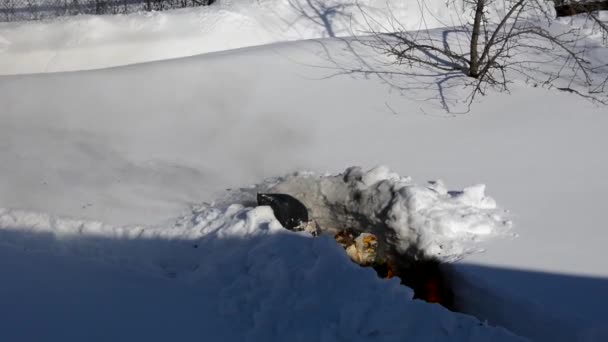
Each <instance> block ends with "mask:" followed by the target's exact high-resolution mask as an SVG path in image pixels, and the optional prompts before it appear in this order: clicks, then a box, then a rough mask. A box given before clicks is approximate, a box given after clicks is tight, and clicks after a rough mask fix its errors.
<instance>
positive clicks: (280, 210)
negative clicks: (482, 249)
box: [257, 193, 454, 311]
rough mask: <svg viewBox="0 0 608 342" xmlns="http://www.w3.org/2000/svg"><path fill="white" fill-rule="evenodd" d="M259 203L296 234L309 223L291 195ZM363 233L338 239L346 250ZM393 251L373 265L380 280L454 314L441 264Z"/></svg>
mask: <svg viewBox="0 0 608 342" xmlns="http://www.w3.org/2000/svg"><path fill="white" fill-rule="evenodd" d="M257 202H258V205H267V206H270V207H271V208H272V211H273V213H274V215H275V217H276V218H277V220H278V221H279V222H280V223H281V225H283V227H285V228H286V229H289V230H296V229H297V228H298V227H301V226H302V225H304V224H306V223H308V222H309V216H308V209H306V206H305V205H304V204H303V203H302V202H300V201H299V200H298V199H296V198H294V197H293V196H291V195H287V194H276V193H259V194H258V195H257ZM387 229H388V228H387ZM359 233H361V232H355V231H352V230H349V229H345V230H343V231H341V232H339V233H338V234H336V236H335V239H336V242H337V243H338V244H339V245H341V246H342V247H344V248H346V247H347V246H349V245H351V244H352V243H353V242H354V238H355V236H357V235H358V234H359ZM389 250H390V251H388V254H389V255H387V257H388V258H387V260H383V261H382V262H381V263H376V264H374V265H371V267H372V268H374V270H375V271H376V273H377V274H378V276H379V277H380V278H394V277H397V278H399V279H400V281H401V284H403V285H405V286H407V287H409V288H411V289H413V290H414V298H415V299H421V300H424V301H427V302H429V303H437V304H441V305H443V306H444V307H446V308H447V309H449V310H452V311H454V294H453V292H452V290H451V289H450V286H449V281H448V278H447V276H446V275H445V273H444V272H443V270H442V263H441V262H440V261H439V260H436V259H432V258H428V257H425V256H423V255H422V253H420V251H409V252H408V253H406V254H402V253H398V252H396V251H395V249H394V248H392V247H391V248H389ZM363 267H366V266H363Z"/></svg>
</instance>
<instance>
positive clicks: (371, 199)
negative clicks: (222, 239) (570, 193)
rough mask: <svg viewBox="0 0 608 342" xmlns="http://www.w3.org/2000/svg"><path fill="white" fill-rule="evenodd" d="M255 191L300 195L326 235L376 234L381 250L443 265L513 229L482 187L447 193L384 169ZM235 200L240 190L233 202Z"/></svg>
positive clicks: (297, 179) (439, 185) (294, 178)
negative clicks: (387, 248)
mask: <svg viewBox="0 0 608 342" xmlns="http://www.w3.org/2000/svg"><path fill="white" fill-rule="evenodd" d="M241 191H243V190H241ZM254 192H271V193H286V194H290V195H292V196H294V197H296V198H297V199H299V200H301V201H302V202H303V203H304V204H305V205H306V206H307V208H308V209H309V213H310V215H311V217H312V219H314V220H315V221H316V222H317V223H318V224H319V226H320V227H321V230H322V231H324V232H329V233H331V234H335V233H337V232H338V231H340V230H343V229H354V230H356V231H367V232H370V231H371V232H372V233H373V234H375V235H376V236H378V237H380V239H381V240H383V243H381V246H394V247H395V248H396V251H397V252H399V253H403V254H414V255H419V256H425V257H430V258H435V259H438V260H442V261H455V260H459V259H461V258H463V257H464V256H465V255H467V254H469V253H472V252H474V251H479V250H480V249H479V247H478V246H477V245H476V242H478V241H479V240H482V239H483V238H484V237H487V236H492V235H499V234H503V235H504V234H506V233H507V230H508V227H509V226H510V225H511V223H510V221H509V220H508V219H506V217H505V212H504V211H502V210H499V209H498V208H497V206H496V202H495V201H494V200H493V199H492V198H491V197H487V196H486V195H485V185H483V184H479V185H475V186H471V187H467V188H465V189H463V190H461V191H448V190H447V189H446V187H445V185H444V183H443V182H442V181H441V180H437V181H431V182H429V183H427V184H425V185H418V184H416V183H414V182H413V181H412V179H411V178H410V177H401V176H399V175H398V174H396V173H394V172H391V171H390V170H389V169H388V168H387V167H385V166H379V167H376V168H373V169H371V170H368V171H365V172H364V171H363V170H361V168H359V167H352V168H349V169H347V170H346V171H345V172H344V173H341V174H337V175H325V176H316V175H314V174H311V173H296V174H294V175H291V176H287V177H283V178H280V179H275V180H274V181H272V182H269V184H261V185H258V186H256V187H254V188H252V189H249V196H248V198H251V197H252V196H253V193H254ZM245 194H246V193H245ZM235 197H236V198H238V197H239V195H238V192H237V193H235V194H233V195H232V196H230V197H229V198H230V200H235V199H236V198H235Z"/></svg>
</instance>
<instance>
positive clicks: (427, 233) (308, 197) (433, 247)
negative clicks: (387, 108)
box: [0, 167, 509, 276]
mask: <svg viewBox="0 0 608 342" xmlns="http://www.w3.org/2000/svg"><path fill="white" fill-rule="evenodd" d="M258 191H260V192H265V191H271V192H272V191H276V192H281V193H288V194H292V195H294V196H296V197H297V198H298V199H300V200H302V201H303V202H304V203H305V204H306V205H307V207H308V208H309V211H310V213H311V216H312V218H313V219H314V220H316V221H317V223H318V224H319V225H320V226H321V228H322V230H323V231H324V232H325V233H328V234H330V236H333V234H335V233H336V232H337V231H338V230H341V229H346V228H350V229H355V230H361V231H362V230H367V231H369V230H370V229H371V230H372V231H373V232H374V233H375V234H377V235H378V236H380V237H383V238H384V239H385V245H389V244H390V245H394V246H396V247H397V251H398V252H401V253H408V252H412V251H414V252H416V253H421V254H423V255H425V256H428V257H433V258H437V259H440V260H444V261H454V260H458V259H461V258H463V257H464V256H465V255H466V254H469V253H472V252H474V251H479V246H477V244H478V242H479V241H480V240H482V239H483V238H487V237H492V236H498V235H504V234H505V233H506V232H507V228H508V227H509V222H508V221H506V220H505V219H504V218H503V216H502V215H503V214H504V212H502V211H501V210H499V209H498V208H497V207H496V204H495V202H494V200H493V199H491V198H489V197H486V196H485V195H484V186H483V185H479V186H475V187H470V188H465V189H464V190H463V191H450V192H448V191H447V190H446V188H445V187H444V186H443V184H442V182H441V181H436V182H432V183H429V184H427V185H422V186H420V185H417V184H415V183H413V182H412V181H411V178H409V177H400V176H399V175H397V174H396V173H393V172H391V171H389V170H388V169H387V168H386V167H377V168H374V169H371V170H369V171H367V172H363V171H362V170H361V169H360V168H356V167H353V168H349V169H348V170H346V172H345V173H343V174H338V175H326V176H314V175H312V174H310V173H304V174H301V173H297V174H295V175H291V176H287V177H283V178H280V180H277V179H274V180H271V181H268V182H264V183H262V184H259V185H257V186H255V187H252V188H248V189H247V190H246V191H245V189H243V190H241V191H238V192H231V193H230V194H229V195H227V196H226V197H225V198H224V199H222V200H220V201H218V203H217V204H215V205H213V206H209V205H200V206H197V207H196V208H195V209H194V210H193V212H192V214H189V215H187V216H185V217H183V218H181V219H179V220H178V221H177V222H176V223H175V224H173V227H172V228H166V227H162V226H158V227H154V226H152V227H151V226H125V227H116V226H112V225H109V224H105V223H102V222H97V221H89V220H76V219H64V218H57V217H54V216H52V215H49V214H44V213H36V212H31V211H20V210H8V209H0V230H1V231H2V232H3V233H4V235H5V236H4V239H3V240H2V242H0V243H4V244H10V245H16V246H18V247H19V248H25V249H27V250H36V251H43V252H52V253H59V254H65V253H67V254H75V255H79V256H84V257H92V258H100V259H103V260H106V261H109V262H111V263H125V261H126V260H130V261H126V264H129V265H130V264H134V263H135V264H141V265H142V266H145V267H144V268H154V267H160V268H161V269H162V270H163V272H164V273H166V274H172V275H173V276H176V275H177V274H179V273H182V272H184V271H188V270H189V271H193V270H196V269H198V268H199V267H200V266H201V264H200V263H199V261H197V260H196V257H195V255H196V254H198V253H194V254H193V250H192V246H193V245H194V244H198V242H195V241H197V240H200V239H204V238H208V237H210V236H213V237H215V238H220V239H221V238H251V237H255V236H259V235H260V234H262V235H263V234H266V233H277V232H281V231H283V229H282V227H281V226H280V224H279V223H278V221H276V220H275V218H274V216H273V213H272V210H271V209H270V208H268V207H258V208H255V209H252V208H251V207H246V205H252V203H253V202H254V200H253V199H254V198H255V194H256V193H257V192H258ZM228 199H229V200H228ZM230 202H233V203H230ZM20 232H27V233H28V234H30V233H32V234H34V235H36V236H41V237H43V238H42V240H43V241H38V240H39V239H34V240H30V239H29V238H26V239H20V238H19V236H20V235H19V234H13V233H20ZM108 239H110V240H116V241H117V243H116V244H104V243H103V242H99V240H101V241H104V240H108ZM44 240H46V241H44ZM123 240H124V241H153V240H170V241H177V242H176V245H180V244H182V245H183V246H184V247H183V250H181V251H180V250H179V249H176V250H163V249H159V248H157V247H155V246H154V243H153V242H150V243H148V245H149V246H150V249H143V250H140V249H135V250H133V249H121V248H118V249H116V248H115V247H116V245H120V241H123ZM180 241H181V242H180ZM108 248H110V249H108ZM203 250H204V249H203ZM89 253H90V255H87V254H89ZM184 253H185V254H184ZM182 254H183V255H182ZM168 258H169V259H171V260H173V261H168V260H167V259H168Z"/></svg>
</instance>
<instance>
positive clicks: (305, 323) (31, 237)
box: [0, 168, 523, 341]
mask: <svg viewBox="0 0 608 342" xmlns="http://www.w3.org/2000/svg"><path fill="white" fill-rule="evenodd" d="M355 170H356V169H355ZM355 170H353V169H351V170H350V171H349V172H348V173H347V174H346V175H345V176H346V177H351V176H353V173H355V172H356V173H358V174H359V175H360V176H361V180H363V179H365V181H363V183H361V185H363V186H368V187H372V188H374V187H375V188H383V185H382V184H387V182H388V183H392V184H391V186H392V187H393V188H395V189H399V188H400V189H406V188H408V187H409V188H412V189H416V190H413V191H409V192H408V191H405V190H404V191H405V192H408V193H410V196H409V198H410V200H413V201H415V202H416V201H417V200H419V199H421V198H422V197H425V196H426V197H428V193H427V194H426V195H421V193H422V192H424V191H423V190H422V188H420V187H416V186H415V185H413V184H412V183H410V182H409V181H406V180H407V178H402V177H398V176H397V175H395V174H394V173H390V172H388V171H387V170H386V169H385V168H377V169H374V170H371V171H369V172H367V173H361V172H360V170H359V171H355ZM287 179H288V182H295V183H299V184H302V183H300V182H299V181H300V180H301V181H304V182H308V183H309V184H310V181H311V180H312V178H309V176H306V177H297V176H292V177H288V178H287ZM314 179H315V180H316V182H317V185H321V184H322V183H325V182H330V183H333V184H334V185H335V184H336V179H337V178H336V176H333V177H329V176H328V177H320V178H314ZM404 181H406V183H407V184H403V182H404ZM280 184H288V183H287V182H285V183H280ZM292 184H293V183H292ZM399 184H400V185H399ZM321 188H322V189H323V190H325V191H326V193H325V194H326V195H327V196H328V197H332V196H334V198H336V197H335V196H336V195H338V193H333V194H332V193H327V191H328V190H329V191H330V192H331V191H333V190H336V188H335V187H331V186H330V187H326V186H323V187H321ZM433 191H436V190H433ZM464 193H470V191H465V192H464ZM315 195H318V194H315ZM444 195H445V194H444ZM477 195H479V193H478V194H477ZM377 196H378V198H376V197H377ZM384 196H386V193H383V192H379V193H378V192H372V193H370V194H368V195H364V197H366V198H367V200H369V201H371V202H378V203H379V202H381V201H384V200H385V198H383V197H384ZM398 196H400V195H398ZM465 197H466V196H465ZM477 199H479V198H477ZM242 200H246V198H242ZM469 200H470V198H469ZM446 201H447V202H449V201H448V200H447V199H446ZM455 202H457V205H455V207H456V208H458V207H462V206H463V205H464V204H465V203H467V201H464V200H456V201H455ZM468 203H469V205H470V206H469V209H468V210H469V211H477V210H479V205H475V204H474V203H472V202H468ZM488 203H490V202H488V201H486V205H485V207H487V206H488ZM429 204H430V206H428V208H427V209H429V210H431V211H434V212H435V214H436V215H439V212H440V211H444V212H445V213H444V215H443V216H445V215H447V216H449V217H452V218H453V219H452V223H453V224H457V225H458V223H460V224H462V225H463V226H464V227H470V222H469V221H470V219H467V218H466V217H461V218H460V221H455V218H456V217H460V216H461V215H460V214H456V213H457V212H458V210H456V211H454V212H450V211H452V210H451V209H453V208H445V207H442V205H439V206H437V207H435V206H434V205H433V204H432V203H430V202H429ZM442 204H444V205H445V203H442ZM317 205H320V203H317ZM491 206H493V205H491ZM397 208H401V207H400V206H399V205H397V206H395V207H394V208H393V209H392V211H393V212H394V214H395V215H397V216H399V215H398V214H397V213H396V212H395V211H400V214H401V215H400V216H403V215H407V214H408V213H407V210H408V208H401V209H397ZM410 209H411V208H410ZM418 209H420V208H418ZM412 215H414V213H412ZM439 216H442V215H439ZM431 221H432V220H431ZM435 224H436V222H435ZM402 228H405V227H402ZM424 228H428V229H430V231H429V232H427V233H424V234H422V235H425V236H427V237H431V236H432V235H441V233H442V232H438V231H436V230H433V229H434V228H436V227H434V224H433V223H430V224H429V225H428V226H426V227H422V226H420V227H416V228H415V229H414V230H416V229H419V230H421V229H424ZM453 232H454V231H453ZM443 233H445V232H443ZM486 233H488V232H486ZM431 240H433V239H432V237H431ZM441 240H445V239H441ZM7 248H8V250H11V251H19V253H25V254H32V253H34V254H43V255H44V254H47V255H50V256H53V257H54V256H61V255H66V256H69V257H70V259H71V260H76V258H78V260H80V261H79V262H82V263H83V264H91V263H92V265H91V267H93V268H95V267H98V266H95V261H97V262H99V261H102V262H104V263H109V264H111V265H113V266H117V267H118V268H119V269H124V268H125V267H126V268H127V269H130V270H135V271H137V272H138V273H141V272H143V273H144V274H148V275H152V276H154V275H156V276H164V277H169V278H172V279H174V281H175V282H178V284H180V285H179V286H183V284H186V286H194V287H197V288H199V290H200V291H202V293H206V295H205V296H204V297H200V298H196V297H195V298H193V300H194V301H196V302H200V303H201V307H200V311H201V313H199V314H200V315H203V316H212V317H213V316H215V317H216V318H215V319H216V320H218V319H219V320H224V321H230V322H231V324H230V326H231V328H230V329H231V334H232V335H236V336H238V337H235V338H241V339H243V338H244V340H246V341H259V340H266V341H285V340H287V339H289V340H294V341H310V340H323V341H333V340H348V341H370V340H379V341H380V340H381V341H403V340H405V339H416V340H433V341H444V340H445V341H488V340H490V339H491V340H493V341H517V340H523V339H520V338H518V337H516V336H515V335H513V334H511V333H509V332H507V331H506V330H504V329H501V328H493V327H489V326H487V325H485V324H483V323H481V322H480V321H478V320H477V319H475V318H472V317H470V316H466V315H462V314H457V313H453V312H449V311H447V310H446V309H444V308H443V307H440V306H438V305H431V304H427V303H424V302H421V301H417V300H412V292H411V291H410V290H409V289H407V288H405V287H403V286H401V285H400V284H399V282H398V280H396V279H393V280H380V279H378V278H377V277H376V275H375V273H374V272H373V271H371V270H369V269H363V268H360V267H358V266H357V265H355V264H353V263H352V262H350V260H348V258H347V257H346V255H345V253H344V251H343V250H342V249H341V248H340V247H338V245H337V244H336V243H335V242H334V241H333V238H331V237H328V236H321V237H319V238H312V237H311V236H308V235H307V234H306V233H293V232H289V231H287V230H285V229H283V228H282V227H281V225H280V224H279V223H278V221H276V219H275V218H274V216H273V213H272V210H271V209H270V208H269V207H257V208H251V207H244V206H243V205H240V204H232V205H229V206H227V207H222V206H208V205H202V206H200V207H199V208H197V209H196V210H194V211H193V213H192V214H191V215H188V216H186V217H183V218H182V219H180V220H178V221H177V222H176V224H174V226H173V227H171V228H163V227H156V228H154V227H143V226H140V227H135V226H134V227H114V226H111V225H108V224H103V223H101V222H93V221H84V220H74V219H64V218H58V217H53V216H51V215H48V214H41V213H34V212H26V211H18V210H7V209H2V210H0V251H2V252H4V251H5V250H7ZM35 268H36V266H34V268H33V269H32V270H31V271H34V270H35ZM4 286H10V285H4ZM91 286H95V285H94V284H92V285H91ZM1 300H5V299H4V298H3V297H2V294H0V301H1ZM117 305H119V304H118V303H117ZM320 308H322V309H320ZM117 310H119V311H120V310H122V309H120V306H118V307H117ZM173 314H175V315H180V313H179V312H175V313H173ZM38 319H40V317H39V316H38V315H33V316H32V317H30V323H29V324H32V326H36V325H37V320H38ZM45 319H48V318H45ZM55 319H57V318H55ZM64 319H69V317H64ZM105 320H110V326H111V325H112V323H111V321H112V318H111V317H106V318H105ZM8 321H9V322H10V317H9V319H8ZM4 322H5V323H7V321H6V320H4ZM59 324H65V323H62V322H60V323H59ZM106 324H107V322H106ZM7 326H9V327H10V326H11V324H7ZM220 326H221V325H220ZM166 329H171V327H166ZM218 330H219V331H218ZM165 332H166V331H165ZM6 333H8V334H9V336H11V334H14V332H13V331H12V330H10V331H9V332H4V334H6ZM114 333H115V332H114V331H109V332H105V334H109V335H113V334H114ZM32 334H35V333H32V332H27V331H26V332H24V333H23V335H16V336H17V337H20V338H21V339H27V337H31V336H32ZM105 334H104V336H107V335H105ZM225 334H226V332H225V331H221V329H218V328H216V329H215V330H214V331H208V332H207V337H208V338H211V339H215V338H217V337H218V336H224V335H225ZM46 337H47V338H51V337H52V336H46Z"/></svg>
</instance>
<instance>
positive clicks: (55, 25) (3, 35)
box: [0, 0, 551, 75]
mask: <svg viewBox="0 0 608 342" xmlns="http://www.w3.org/2000/svg"><path fill="white" fill-rule="evenodd" d="M540 3H544V2H540ZM502 5H503V4H502V2H496V4H493V5H492V6H491V8H490V9H489V10H490V13H489V14H490V15H492V14H495V13H500V12H501V11H504V9H503V8H502ZM547 10H549V11H550V10H551V8H550V7H549V9H547ZM389 13H390V16H389ZM470 16H471V12H470V11H468V10H466V8H465V7H464V6H463V4H462V1H455V2H451V3H447V4H446V3H444V2H442V1H437V2H431V3H426V2H424V3H422V2H420V1H418V0H365V1H358V2H356V1H348V0H218V1H216V2H215V3H214V4H213V5H211V6H202V7H196V8H188V9H180V10H173V11H166V12H144V13H139V14H137V13H136V14H131V15H115V16H110V15H103V16H91V15H81V16H76V17H68V18H63V19H58V20H43V21H35V22H21V23H0V75H7V74H9V75H10V74H26V73H40V72H57V71H73V70H87V69H97V68H104V67H111V66H118V65H125V64H134V63H141V62H148V61H157V60H165V59H170V58H178V57H185V56H193V55H197V54H202V53H209V52H217V51H225V50H230V49H237V48H242V47H249V46H257V45H264V44H270V43H276V42H283V41H293V40H304V39H314V38H324V37H348V36H353V35H362V34H369V32H371V31H378V32H386V31H394V30H395V27H398V28H399V29H404V30H418V29H420V28H436V27H444V26H453V25H459V24H460V23H462V20H463V18H464V19H466V18H469V17H470ZM389 17H393V18H392V19H391V20H390V21H389V20H388V19H390V18H389ZM493 17H495V16H493Z"/></svg>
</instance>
